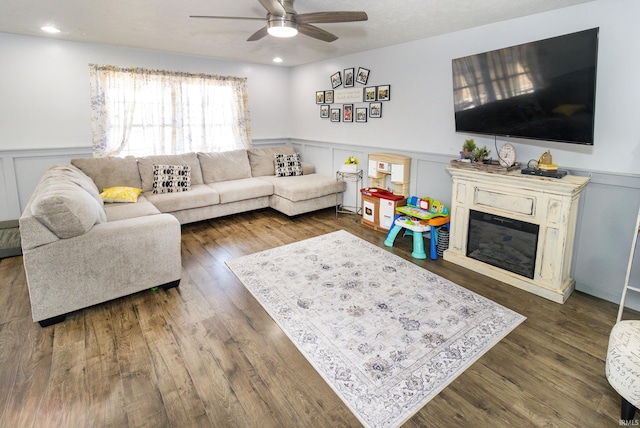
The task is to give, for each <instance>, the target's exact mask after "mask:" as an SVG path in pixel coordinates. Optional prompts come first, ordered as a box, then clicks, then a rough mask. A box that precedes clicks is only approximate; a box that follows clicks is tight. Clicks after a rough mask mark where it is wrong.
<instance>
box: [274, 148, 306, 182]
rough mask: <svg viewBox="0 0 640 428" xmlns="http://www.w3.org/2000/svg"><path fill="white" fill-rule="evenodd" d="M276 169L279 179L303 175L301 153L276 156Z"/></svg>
mask: <svg viewBox="0 0 640 428" xmlns="http://www.w3.org/2000/svg"><path fill="white" fill-rule="evenodd" d="M274 162H275V168H276V176H277V177H292V176H296V175H302V165H300V153H294V154H292V155H283V154H278V155H275V159H274Z"/></svg>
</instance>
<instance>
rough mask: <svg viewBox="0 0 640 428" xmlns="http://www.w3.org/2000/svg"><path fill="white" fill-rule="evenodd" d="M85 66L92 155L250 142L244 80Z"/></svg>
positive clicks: (151, 152)
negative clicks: (86, 67) (87, 75)
mask: <svg viewBox="0 0 640 428" xmlns="http://www.w3.org/2000/svg"><path fill="white" fill-rule="evenodd" d="M89 67H90V76H91V124H92V130H93V152H94V156H96V157H104V156H126V155H133V156H145V155H159V154H175V153H186V152H198V151H200V152H219V151H226V150H233V149H239V148H249V147H250V146H251V137H250V126H249V109H248V97H247V90H246V79H245V78H237V77H223V76H212V75H205V74H191V73H181V72H170V71H161V70H146V69H141V68H132V69H120V68H118V67H113V66H98V65H94V64H91V65H90V66H89Z"/></svg>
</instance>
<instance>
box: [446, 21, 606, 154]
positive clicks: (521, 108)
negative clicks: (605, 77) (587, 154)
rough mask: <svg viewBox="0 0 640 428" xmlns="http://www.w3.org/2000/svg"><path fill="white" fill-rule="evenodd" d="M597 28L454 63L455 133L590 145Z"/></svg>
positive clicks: (592, 121) (460, 59)
mask: <svg viewBox="0 0 640 428" xmlns="http://www.w3.org/2000/svg"><path fill="white" fill-rule="evenodd" d="M597 58H598V28H594V29H590V30H585V31H580V32H577V33H572V34H567V35H564V36H559V37H553V38H550V39H545V40H539V41H536V42H531V43H525V44H522V45H518V46H513V47H509V48H504V49H498V50H495V51H491V52H486V53H481V54H477V55H471V56H467V57H464V58H457V59H454V60H453V61H452V68H453V98H454V110H455V120H456V131H457V132H469V133H477V134H489V135H494V136H508V137H518V138H527V139H534V140H546V141H560V142H566V143H576V144H588V145H593V125H594V118H595V97H596V65H597Z"/></svg>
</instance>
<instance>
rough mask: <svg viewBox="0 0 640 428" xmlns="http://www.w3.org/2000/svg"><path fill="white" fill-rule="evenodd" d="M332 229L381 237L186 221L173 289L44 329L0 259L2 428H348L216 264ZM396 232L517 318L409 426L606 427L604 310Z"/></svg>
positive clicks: (263, 217)
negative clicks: (476, 266)
mask: <svg viewBox="0 0 640 428" xmlns="http://www.w3.org/2000/svg"><path fill="white" fill-rule="evenodd" d="M339 229H344V230H346V231H348V232H350V233H352V234H354V235H356V236H359V237H361V238H363V239H365V240H367V241H369V242H372V243H374V244H376V245H379V246H381V247H383V240H384V234H383V233H381V232H376V231H374V230H371V229H368V228H366V227H364V226H362V225H361V224H360V221H359V218H358V217H356V216H353V215H344V214H343V215H340V217H339V218H338V219H336V217H335V212H334V211H333V210H330V209H328V210H322V211H319V212H316V213H311V214H307V215H301V216H298V217H295V218H289V217H286V216H284V215H281V214H279V213H277V212H275V211H272V210H268V209H267V210H262V211H257V212H251V213H246V214H242V215H236V216H229V217H225V218H219V219H214V220H211V221H206V222H200V223H194V224H189V225H185V226H183V228H182V238H183V239H182V260H183V276H182V282H181V284H180V287H179V288H174V289H171V290H169V291H166V292H165V291H162V290H159V291H151V290H149V291H145V292H141V293H138V294H135V295H133V296H128V297H125V298H122V299H118V300H116V301H112V302H108V303H105V304H101V305H98V306H95V307H92V308H89V309H85V310H82V311H78V312H75V313H72V314H70V315H69V316H67V319H66V321H64V322H62V323H60V324H57V325H54V326H51V327H47V328H41V327H40V326H39V325H38V324H36V323H33V322H32V320H31V312H30V305H29V294H28V289H27V285H26V279H25V273H24V269H23V267H22V257H12V258H7V259H2V260H0V385H1V387H0V426H1V427H102V426H109V427H141V426H150V427H164V426H175V427H207V426H211V427H352V426H354V427H355V426H360V424H359V422H358V420H357V419H356V418H355V417H354V416H353V414H352V413H351V412H350V411H349V409H348V408H347V407H346V406H345V405H344V404H343V403H342V401H341V400H340V399H339V398H338V397H337V396H336V395H335V394H334V392H333V391H332V390H331V388H330V387H329V386H328V385H327V384H326V383H325V382H324V381H323V379H322V378H321V377H320V375H318V373H317V372H316V371H315V370H314V369H313V368H312V367H311V365H310V364H309V363H308V362H307V361H306V360H305V358H304V357H303V356H302V355H301V354H300V353H299V352H298V350H297V349H296V347H295V346H294V345H293V344H292V343H291V342H290V341H289V340H288V339H287V337H286V336H285V334H284V333H283V332H282V331H281V330H280V328H279V327H278V326H277V325H276V324H275V323H274V322H273V321H272V320H271V318H270V317H269V316H268V315H267V314H266V312H265V311H264V310H263V309H262V307H261V306H260V305H259V304H258V303H257V302H256V301H255V300H254V299H253V297H252V296H251V295H250V294H249V292H248V291H247V290H246V289H245V288H244V287H243V286H242V284H240V282H239V281H238V280H237V279H236V278H235V277H234V275H233V274H232V273H231V272H230V271H229V270H228V269H227V267H226V266H225V264H224V262H225V261H226V260H229V259H232V258H235V257H238V256H241V255H244V254H249V253H253V252H256V251H261V250H265V249H269V248H272V247H276V246H279V245H283V244H288V243H291V242H295V241H298V240H302V239H305V238H310V237H313V236H317V235H321V234H325V233H328V232H332V231H335V230H339ZM410 241H411V240H410V239H397V240H396V246H395V247H394V248H391V249H388V251H391V252H393V253H395V254H397V255H399V256H401V257H403V258H405V259H407V260H411V261H412V262H414V263H416V264H417V265H419V266H422V267H424V268H426V269H428V270H430V271H432V272H434V273H436V274H439V275H441V276H443V277H445V278H448V279H450V280H451V281H453V282H455V283H457V284H459V285H461V286H463V287H466V288H468V289H470V290H473V291H475V292H477V293H479V294H481V295H483V296H485V297H488V298H490V299H492V300H494V301H496V302H498V303H500V304H502V305H504V306H506V307H509V308H511V309H513V310H515V311H517V312H519V313H521V314H523V315H525V316H526V317H527V320H526V321H525V322H524V323H523V324H521V325H520V326H519V327H517V328H516V329H515V330H514V331H513V332H511V333H510V334H509V335H508V336H507V337H506V338H505V339H504V340H502V341H501V342H500V343H498V344H497V345H496V346H494V347H493V348H492V349H491V350H489V352H487V353H486V354H485V355H484V356H483V357H482V358H480V359H479V360H478V361H477V362H476V363H474V364H473V365H472V366H471V367H470V368H468V369H467V370H466V371H465V372H464V373H463V374H462V375H461V376H459V377H458V378H457V379H456V380H455V381H453V382H452V383H451V384H450V385H449V386H448V387H447V388H445V389H444V390H443V391H442V392H441V393H440V394H439V395H438V396H436V397H435V398H434V399H433V400H431V402H429V403H428V404H427V405H426V406H425V407H424V408H423V409H422V410H421V411H420V412H419V413H417V414H416V415H415V416H414V417H413V418H412V419H411V420H410V421H408V422H407V423H406V426H407V427H418V426H420V427H453V426H464V427H502V426H518V427H528V426H532V427H533V426H535V427H541V426H545V427H553V426H555V427H605V426H611V427H613V426H619V424H618V419H619V413H620V407H619V404H620V397H619V396H618V395H617V393H616V392H615V391H614V390H613V389H612V388H611V387H610V386H609V384H608V382H607V380H606V378H605V375H604V369H605V362H604V361H605V356H606V349H607V342H608V336H609V331H610V330H611V327H612V326H613V324H614V321H615V318H616V311H617V305H615V304H612V303H609V302H606V301H603V300H600V299H597V298H594V297H591V296H589V295H586V294H583V293H580V292H574V293H573V294H572V296H571V297H570V298H569V300H568V301H567V302H566V303H565V304H564V305H560V304H556V303H552V302H550V301H547V300H545V299H542V298H540V297H537V296H534V295H532V294H529V293H527V292H525V291H522V290H519V289H517V288H514V287H511V286H509V285H506V284H503V283H500V282H497V281H495V280H492V279H489V278H487V277H484V276H482V275H478V274H476V273H473V272H471V271H469V270H466V269H463V268H461V267H458V266H456V265H453V264H451V263H448V262H445V261H443V260H442V259H439V260H437V261H433V260H422V261H421V260H415V259H412V258H411V255H410V253H411V242H410ZM353 256H354V257H357V256H358V255H357V254H354V255H353ZM132 263H135V260H132ZM149 268H150V269H153V266H149Z"/></svg>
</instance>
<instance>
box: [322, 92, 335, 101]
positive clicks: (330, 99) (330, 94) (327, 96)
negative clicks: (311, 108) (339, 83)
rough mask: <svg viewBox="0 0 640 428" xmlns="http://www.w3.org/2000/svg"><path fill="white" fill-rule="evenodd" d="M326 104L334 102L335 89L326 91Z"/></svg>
mask: <svg viewBox="0 0 640 428" xmlns="http://www.w3.org/2000/svg"><path fill="white" fill-rule="evenodd" d="M324 102H325V104H333V91H324Z"/></svg>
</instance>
